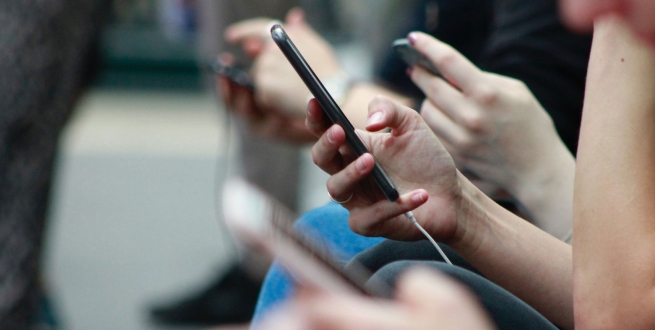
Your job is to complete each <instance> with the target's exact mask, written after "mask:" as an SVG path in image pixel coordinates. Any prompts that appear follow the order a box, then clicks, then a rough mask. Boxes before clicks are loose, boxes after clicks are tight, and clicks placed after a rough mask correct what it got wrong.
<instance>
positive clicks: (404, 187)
mask: <svg viewBox="0 0 655 330" xmlns="http://www.w3.org/2000/svg"><path fill="white" fill-rule="evenodd" d="M412 125H413V126H414V127H412V128H411V129H408V130H406V132H404V133H398V134H396V133H369V132H359V133H360V134H359V135H360V137H361V138H362V140H363V141H364V143H365V144H366V145H367V146H368V147H369V150H370V151H371V153H372V154H373V155H375V157H376V158H377V160H378V162H379V163H380V165H381V166H382V167H383V168H384V169H385V171H386V172H387V174H388V175H389V178H390V179H391V180H392V182H393V183H394V184H395V185H396V188H397V189H398V191H399V193H401V194H402V193H406V192H409V191H413V190H416V189H420V188H422V189H425V190H427V192H428V195H429V200H428V202H427V203H426V204H424V205H423V206H421V207H419V208H417V209H416V210H415V211H414V214H415V216H416V217H417V220H418V221H419V222H421V224H422V225H423V227H424V228H425V229H426V230H428V232H431V233H433V234H435V235H437V236H438V237H440V238H447V237H450V236H451V235H452V234H454V230H455V228H456V223H455V206H454V205H453V200H454V198H453V197H454V196H456V194H458V181H457V171H456V169H455V164H454V163H453V160H452V158H451V157H450V155H449V154H448V153H447V152H446V150H445V149H444V147H443V146H442V145H441V143H440V142H439V140H438V139H437V138H436V136H435V135H434V133H432V131H431V130H430V129H429V128H428V127H427V125H426V124H425V123H424V122H423V121H422V120H416V121H414V124H412ZM383 199H385V197H384V195H383V194H382V192H381V191H380V189H379V188H378V187H377V185H376V184H375V182H374V181H373V180H372V179H368V180H365V181H364V182H363V183H362V184H360V186H359V187H358V188H357V190H356V192H355V197H354V202H353V205H354V206H353V207H351V208H350V211H351V214H353V215H354V216H355V217H356V214H357V210H358V209H359V208H365V207H369V206H370V205H372V204H373V203H375V202H377V201H380V200H383ZM367 234H371V235H383V236H386V237H388V238H392V239H401V240H412V239H420V238H421V237H422V236H421V234H420V233H419V232H418V231H417V230H415V229H414V228H413V227H412V225H411V223H410V222H409V221H408V220H407V219H405V218H404V217H402V216H401V217H396V218H393V219H390V220H388V221H383V222H378V223H377V224H376V225H375V226H374V227H373V228H370V232H369V233H367Z"/></svg>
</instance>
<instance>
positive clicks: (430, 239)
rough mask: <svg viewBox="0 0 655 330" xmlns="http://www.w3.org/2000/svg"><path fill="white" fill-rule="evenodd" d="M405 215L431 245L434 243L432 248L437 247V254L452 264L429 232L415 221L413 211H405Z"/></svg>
mask: <svg viewBox="0 0 655 330" xmlns="http://www.w3.org/2000/svg"><path fill="white" fill-rule="evenodd" d="M405 217H407V219H409V221H411V222H412V223H413V224H414V226H416V228H418V230H420V231H421V233H423V235H425V237H426V238H427V239H428V240H429V241H430V243H432V245H434V248H435V249H437V251H439V254H440V255H441V257H442V258H443V260H444V261H446V262H447V263H448V264H449V265H452V264H453V263H452V262H450V259H448V257H447V256H446V254H445V253H444V252H443V250H441V247H439V244H437V242H435V241H434V239H433V238H432V236H430V234H428V232H427V231H425V229H423V227H421V225H420V224H419V223H418V222H417V221H416V218H415V217H414V213H412V211H408V212H405Z"/></svg>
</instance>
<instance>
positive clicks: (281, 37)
mask: <svg viewBox="0 0 655 330" xmlns="http://www.w3.org/2000/svg"><path fill="white" fill-rule="evenodd" d="M271 36H272V37H273V41H275V43H276V44H277V46H278V47H279V48H280V50H282V53H283V54H284V56H285V57H286V58H287V60H288V61H289V63H291V66H293V68H294V69H295V70H296V72H297V73H298V75H299V76H300V78H301V79H302V81H303V82H304V83H305V85H307V88H308V89H309V91H310V92H311V93H312V95H314V98H316V100H317V101H318V103H319V104H320V105H321V107H322V108H323V111H325V113H326V114H327V116H328V118H330V120H331V121H332V123H334V124H338V125H339V126H341V127H343V130H344V132H345V133H346V141H347V142H348V145H350V147H351V148H352V150H353V151H354V152H355V153H356V154H357V156H361V155H363V154H365V153H369V151H368V149H367V148H366V145H364V143H363V142H362V140H360V138H359V136H357V133H356V132H355V128H354V127H353V125H352V124H351V123H350V121H349V120H348V118H347V117H346V115H344V113H343V111H341V108H339V105H338V104H337V102H336V101H335V100H334V99H333V98H332V96H331V95H330V93H328V91H327V89H326V88H325V86H323V84H322V83H321V81H320V80H319V79H318V77H317V76H316V74H315V73H314V71H313V70H312V68H311V67H310V66H309V64H308V63H307V61H305V59H304V58H303V56H302V54H300V52H299V51H298V49H297V48H296V46H295V45H294V44H293V41H291V39H289V36H288V35H287V33H286V32H285V31H284V29H283V28H282V26H281V25H279V24H275V25H273V27H271ZM371 176H372V177H373V179H374V180H375V182H376V183H377V184H378V186H379V187H380V189H381V190H382V193H383V194H384V196H385V197H386V198H387V199H388V200H390V201H392V202H395V201H397V200H398V197H399V195H398V191H397V190H396V187H395V186H394V185H393V183H392V182H391V180H390V179H389V176H387V174H386V173H385V172H384V170H383V169H382V167H381V166H380V164H379V163H378V162H377V160H376V162H375V167H374V168H373V171H372V172H371Z"/></svg>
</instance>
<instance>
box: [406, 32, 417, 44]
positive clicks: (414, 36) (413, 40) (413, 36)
mask: <svg viewBox="0 0 655 330" xmlns="http://www.w3.org/2000/svg"><path fill="white" fill-rule="evenodd" d="M407 40H409V43H410V44H411V45H412V46H414V44H415V43H416V41H417V40H418V33H414V32H412V33H410V34H409V35H407Z"/></svg>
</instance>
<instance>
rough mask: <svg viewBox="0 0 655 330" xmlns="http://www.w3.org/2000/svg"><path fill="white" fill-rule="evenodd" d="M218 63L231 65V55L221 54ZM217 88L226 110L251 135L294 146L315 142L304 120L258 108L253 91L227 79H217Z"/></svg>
mask: <svg viewBox="0 0 655 330" xmlns="http://www.w3.org/2000/svg"><path fill="white" fill-rule="evenodd" d="M220 60H221V61H223V62H224V63H225V64H227V65H232V64H234V58H233V57H232V56H231V55H230V54H223V55H222V56H221V59H220ZM217 85H218V88H219V93H220V95H221V98H222V99H223V102H225V107H226V108H227V109H228V110H229V111H231V112H232V113H233V114H234V115H235V116H236V117H237V118H238V119H240V120H241V121H242V122H244V123H245V124H246V126H247V128H248V130H249V131H250V132H251V133H253V134H255V135H257V136H261V137H265V138H275V139H280V140H283V141H287V142H294V143H302V142H312V141H316V137H315V136H314V135H313V134H312V133H311V132H309V130H307V127H306V126H305V120H304V118H299V117H295V116H288V115H287V114H286V113H281V112H279V111H276V109H267V108H265V107H262V106H258V105H257V104H256V102H255V97H254V95H253V91H252V90H250V89H248V88H246V87H243V86H240V85H238V84H236V83H234V82H233V81H231V80H230V79H228V78H227V77H224V76H218V77H217Z"/></svg>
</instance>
